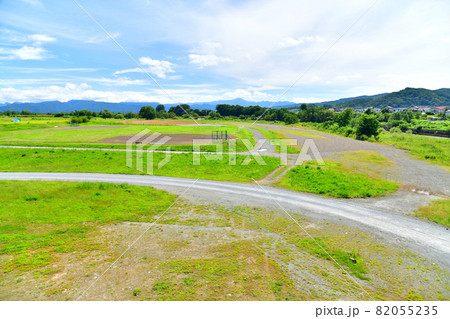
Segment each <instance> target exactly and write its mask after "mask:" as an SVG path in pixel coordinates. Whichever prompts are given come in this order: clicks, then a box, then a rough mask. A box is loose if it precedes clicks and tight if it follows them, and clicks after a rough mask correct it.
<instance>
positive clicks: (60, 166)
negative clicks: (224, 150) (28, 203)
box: [0, 149, 280, 182]
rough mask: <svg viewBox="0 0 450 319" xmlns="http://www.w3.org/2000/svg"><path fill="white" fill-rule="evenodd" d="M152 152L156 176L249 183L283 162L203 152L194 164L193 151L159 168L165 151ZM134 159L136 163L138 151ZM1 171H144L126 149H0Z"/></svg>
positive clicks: (172, 158) (145, 160)
mask: <svg viewBox="0 0 450 319" xmlns="http://www.w3.org/2000/svg"><path fill="white" fill-rule="evenodd" d="M144 155H147V154H139V156H142V157H143V156H144ZM150 155H153V159H154V163H155V165H154V173H153V174H154V175H159V176H173V177H185V178H200V179H209V180H218V181H233V182H248V181H251V180H252V178H254V179H260V178H263V177H264V176H266V175H267V174H269V173H270V172H271V171H273V170H274V169H276V168H277V167H278V166H279V164H280V161H279V159H276V158H272V157H263V160H264V161H265V163H266V164H267V165H259V164H258V163H257V162H256V161H255V160H254V159H253V158H252V160H251V162H250V163H249V164H248V165H241V164H242V162H243V161H244V160H245V159H246V158H247V156H244V155H238V156H237V157H236V161H237V165H229V157H228V155H223V156H222V159H219V160H209V161H208V160H206V159H205V157H204V156H203V155H202V156H201V157H200V164H201V165H194V164H193V156H194V155H193V154H171V159H170V161H169V162H168V163H167V164H166V165H164V166H163V167H161V168H160V169H158V168H157V164H158V163H159V162H160V161H162V160H163V159H164V158H165V157H166V154H164V153H151V154H150ZM133 158H134V159H133V160H134V163H135V160H136V158H135V154H134V156H133ZM146 162H147V158H146V157H143V164H144V167H143V168H144V172H146V171H147V169H146V166H145V164H146ZM134 165H135V164H134ZM0 171H4V172H84V173H117V174H143V173H142V172H140V171H138V170H136V169H134V168H129V167H127V166H126V153H125V152H113V151H111V152H105V151H99V150H92V151H74V150H35V149H0Z"/></svg>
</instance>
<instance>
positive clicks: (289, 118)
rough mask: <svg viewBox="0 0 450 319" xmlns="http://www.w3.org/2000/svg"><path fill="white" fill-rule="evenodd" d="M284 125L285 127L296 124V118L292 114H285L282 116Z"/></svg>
mask: <svg viewBox="0 0 450 319" xmlns="http://www.w3.org/2000/svg"><path fill="white" fill-rule="evenodd" d="M284 123H286V125H290V124H295V123H298V117H297V116H295V115H294V114H292V113H286V114H285V115H284Z"/></svg>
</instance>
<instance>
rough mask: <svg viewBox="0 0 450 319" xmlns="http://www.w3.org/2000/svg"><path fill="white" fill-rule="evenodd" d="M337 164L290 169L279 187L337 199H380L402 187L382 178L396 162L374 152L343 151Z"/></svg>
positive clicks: (313, 164)
mask: <svg viewBox="0 0 450 319" xmlns="http://www.w3.org/2000/svg"><path fill="white" fill-rule="evenodd" d="M337 159H338V160H337V161H331V160H327V161H326V162H325V163H326V165H324V166H319V165H316V163H315V162H309V163H307V164H306V165H303V166H297V167H295V168H293V169H292V170H290V171H289V172H288V173H287V174H286V175H285V176H283V178H282V179H281V181H280V182H279V183H278V185H280V186H282V187H286V188H288V189H291V190H295V191H301V192H309V193H315V194H320V195H326V196H331V197H338V198H354V197H379V196H384V195H388V194H390V193H392V192H394V191H396V190H397V189H398V188H399V185H398V184H396V183H394V182H390V181H386V180H384V179H382V178H383V175H384V174H385V173H386V171H385V170H386V169H387V168H390V167H393V166H394V163H393V162H391V161H389V160H388V159H387V158H386V157H384V156H382V155H380V154H378V153H376V152H371V151H355V152H342V153H340V154H338V156H337Z"/></svg>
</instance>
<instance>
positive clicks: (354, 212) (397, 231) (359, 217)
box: [0, 173, 450, 269]
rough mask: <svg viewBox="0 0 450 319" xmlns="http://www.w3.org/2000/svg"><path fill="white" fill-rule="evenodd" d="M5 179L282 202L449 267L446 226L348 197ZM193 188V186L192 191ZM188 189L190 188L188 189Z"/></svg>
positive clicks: (113, 177) (214, 186)
mask: <svg viewBox="0 0 450 319" xmlns="http://www.w3.org/2000/svg"><path fill="white" fill-rule="evenodd" d="M0 180H49V181H50V180H52V181H85V182H107V183H127V184H133V185H142V186H152V187H155V188H158V189H164V190H168V191H171V192H174V193H179V194H180V193H183V194H184V195H183V196H184V197H186V198H189V199H191V200H192V199H196V200H205V201H209V202H220V201H222V202H224V201H230V202H231V203H233V204H234V205H236V204H246V205H250V206H260V207H278V208H280V207H282V208H283V209H286V210H287V211H288V212H292V213H300V214H305V215H306V216H308V217H310V218H318V219H327V220H333V221H338V222H341V223H345V224H347V225H350V226H353V227H357V228H360V229H363V230H367V231H370V232H372V233H375V234H379V235H381V236H383V237H384V238H386V240H387V241H388V242H391V243H393V244H396V245H402V246H403V245H404V246H406V247H408V249H411V250H412V251H415V252H417V253H419V254H420V255H424V256H427V257H430V258H433V259H434V260H435V261H436V262H438V263H440V264H442V265H444V266H445V267H446V268H447V269H450V233H449V231H448V229H446V228H445V227H443V226H440V225H437V224H432V223H429V222H426V221H424V220H420V219H417V218H414V217H410V216H405V215H397V214H391V213H386V212H383V211H380V210H376V209H373V208H368V207H364V206H360V205H356V204H354V203H349V202H348V201H344V200H337V199H329V198H322V197H319V196H314V195H309V194H302V193H297V192H292V191H287V190H283V189H278V188H272V187H267V186H258V185H255V184H240V183H229V182H215V181H205V180H197V181H195V180H193V179H185V178H173V177H160V176H143V175H120V174H87V173H0ZM187 189H188V190H187ZM186 190H187V191H186Z"/></svg>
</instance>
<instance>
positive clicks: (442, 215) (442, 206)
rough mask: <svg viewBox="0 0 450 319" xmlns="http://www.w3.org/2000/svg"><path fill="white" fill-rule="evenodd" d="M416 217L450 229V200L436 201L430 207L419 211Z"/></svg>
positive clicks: (421, 208) (416, 212)
mask: <svg viewBox="0 0 450 319" xmlns="http://www.w3.org/2000/svg"><path fill="white" fill-rule="evenodd" d="M415 215H416V216H417V217H422V218H426V219H428V220H431V221H433V222H435V223H438V224H442V225H444V226H447V227H450V199H444V200H434V201H432V202H431V204H430V205H429V206H424V207H420V208H419V209H417V210H416V211H415Z"/></svg>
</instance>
